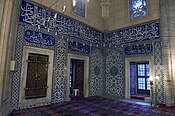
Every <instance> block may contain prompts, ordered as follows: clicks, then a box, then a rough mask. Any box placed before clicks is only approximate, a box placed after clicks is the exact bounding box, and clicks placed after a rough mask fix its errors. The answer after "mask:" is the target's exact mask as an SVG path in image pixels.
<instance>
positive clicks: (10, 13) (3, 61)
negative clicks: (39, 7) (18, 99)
mask: <svg viewBox="0 0 175 116" xmlns="http://www.w3.org/2000/svg"><path fill="white" fill-rule="evenodd" d="M19 3H20V0H0V116H6V115H8V114H9V113H10V112H11V111H12V108H11V107H10V99H11V72H10V63H11V60H13V59H12V58H13V54H14V53H13V51H14V50H13V49H14V46H15V44H14V43H15V37H16V36H15V34H16V27H17V16H18V11H17V10H18V7H19Z"/></svg>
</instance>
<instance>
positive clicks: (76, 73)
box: [69, 59, 84, 96]
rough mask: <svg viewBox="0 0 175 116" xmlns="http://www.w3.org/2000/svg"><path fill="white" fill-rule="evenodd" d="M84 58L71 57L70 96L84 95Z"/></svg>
mask: <svg viewBox="0 0 175 116" xmlns="http://www.w3.org/2000/svg"><path fill="white" fill-rule="evenodd" d="M83 85H84V60H77V59H71V61H70V79H69V88H70V96H77V95H80V96H84V92H83V91H84V90H83V88H84V87H83Z"/></svg>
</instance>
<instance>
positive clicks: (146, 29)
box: [105, 21, 160, 46]
mask: <svg viewBox="0 0 175 116" xmlns="http://www.w3.org/2000/svg"><path fill="white" fill-rule="evenodd" d="M105 36H106V46H118V45H121V44H128V43H133V42H144V41H149V40H150V41H154V40H156V39H160V23H159V21H154V22H149V23H146V24H141V25H139V26H135V27H131V28H127V29H121V30H116V31H113V32H110V33H107V34H105Z"/></svg>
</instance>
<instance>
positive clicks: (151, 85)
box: [150, 76, 154, 106]
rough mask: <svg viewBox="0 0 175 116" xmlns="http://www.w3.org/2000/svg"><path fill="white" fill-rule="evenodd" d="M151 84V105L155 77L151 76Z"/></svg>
mask: <svg viewBox="0 0 175 116" xmlns="http://www.w3.org/2000/svg"><path fill="white" fill-rule="evenodd" d="M150 85H151V106H153V103H154V102H153V77H152V76H151V77H150Z"/></svg>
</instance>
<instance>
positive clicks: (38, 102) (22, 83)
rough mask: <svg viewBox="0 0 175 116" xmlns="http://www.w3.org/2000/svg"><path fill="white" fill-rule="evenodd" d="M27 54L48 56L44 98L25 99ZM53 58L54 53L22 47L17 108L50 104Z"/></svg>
mask: <svg viewBox="0 0 175 116" xmlns="http://www.w3.org/2000/svg"><path fill="white" fill-rule="evenodd" d="M29 53H36V54H43V55H48V56H49V62H50V63H49V65H48V74H47V75H48V76H47V87H48V88H47V93H46V97H43V98H36V99H25V89H24V88H25V87H26V79H27V67H28V63H27V62H26V60H28V56H29ZM53 58H54V51H53V50H49V49H43V48H37V47H30V46H24V49H23V57H22V68H21V78H20V88H19V89H20V91H19V107H30V106H31V105H35V106H40V105H42V104H46V103H50V102H51V93H52V75H53V74H52V73H53Z"/></svg>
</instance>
